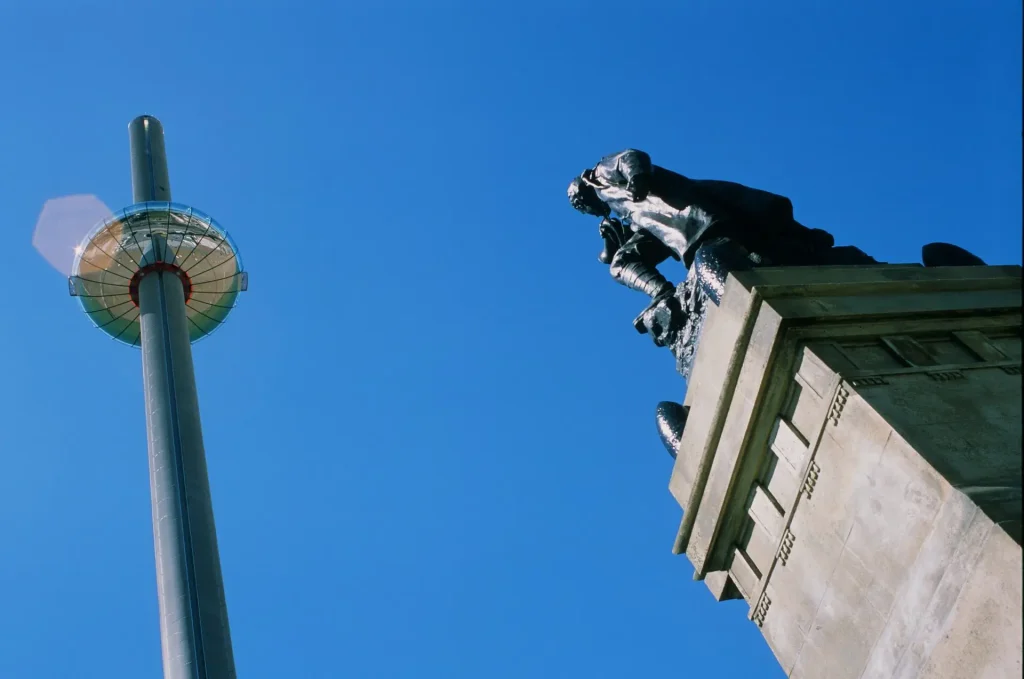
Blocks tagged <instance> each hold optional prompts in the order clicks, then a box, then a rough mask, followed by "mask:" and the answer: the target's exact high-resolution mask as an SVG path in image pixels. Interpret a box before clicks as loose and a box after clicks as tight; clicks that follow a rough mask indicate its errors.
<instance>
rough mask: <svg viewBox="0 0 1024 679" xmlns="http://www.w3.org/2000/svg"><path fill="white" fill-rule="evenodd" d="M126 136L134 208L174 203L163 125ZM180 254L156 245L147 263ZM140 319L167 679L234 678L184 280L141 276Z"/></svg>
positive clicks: (140, 125) (137, 125) (138, 122)
mask: <svg viewBox="0 0 1024 679" xmlns="http://www.w3.org/2000/svg"><path fill="white" fill-rule="evenodd" d="M128 131H129V137H130V140H131V157H132V192H133V196H134V201H135V202H136V203H141V202H146V201H170V199H171V194H170V183H169V181H168V178H167V158H166V155H165V153H164V140H163V129H162V127H161V125H160V123H159V121H157V120H156V119H155V118H152V117H149V116H142V117H139V118H136V119H135V120H133V121H132V122H131V124H130V125H129V126H128ZM172 255H173V253H172V252H170V251H169V249H168V248H167V247H166V242H165V241H163V239H161V238H160V237H154V238H153V239H152V241H151V242H150V243H149V245H148V246H147V247H146V255H145V260H147V261H144V262H143V264H152V263H155V262H161V261H164V262H168V263H170V261H171V260H172V259H173V257H172ZM139 311H140V314H141V316H140V319H141V325H142V338H141V344H142V371H143V387H144V390H145V399H146V431H147V435H148V439H149V475H150V491H151V494H152V505H153V541H154V545H155V551H156V571H157V593H158V597H159V603H160V639H161V646H162V649H163V665H164V678H165V679H235V677H236V674H235V663H234V656H233V653H232V650H231V634H230V631H229V629H228V615H227V605H226V603H225V600H224V583H223V579H222V576H221V568H220V556H219V554H218V551H217V533H216V529H215V527H214V521H213V506H212V503H211V499H210V483H209V479H208V476H207V469H206V453H205V450H204V448H203V433H202V427H201V425H200V420H199V398H198V395H197V393H196V383H195V374H194V371H193V367H192V346H191V343H190V342H189V333H188V319H187V318H186V315H185V292H184V286H183V285H182V283H181V280H180V279H179V278H178V277H177V276H175V275H174V274H173V273H171V272H165V271H159V270H155V271H152V272H150V273H148V274H146V275H145V276H143V277H142V280H141V281H140V282H139Z"/></svg>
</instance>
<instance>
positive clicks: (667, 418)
mask: <svg viewBox="0 0 1024 679" xmlns="http://www.w3.org/2000/svg"><path fill="white" fill-rule="evenodd" d="M689 410H690V409H689V408H688V407H686V406H683V405H680V404H678V403H673V402H672V401H662V402H661V403H659V404H658V407H657V409H656V410H655V418H656V419H657V421H658V435H659V436H660V437H661V442H662V443H663V444H664V445H665V448H666V449H668V454H669V455H671V456H672V457H673V458H675V456H676V450H677V449H678V448H679V441H681V440H682V438H683V428H684V427H685V426H686V415H687V414H688V413H689Z"/></svg>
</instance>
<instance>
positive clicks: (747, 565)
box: [669, 265, 1022, 679]
mask: <svg viewBox="0 0 1024 679" xmlns="http://www.w3.org/2000/svg"><path fill="white" fill-rule="evenodd" d="M685 404H686V405H688V406H689V408H690V412H689V417H688V420H687V424H686V430H685V431H684V434H683V437H682V440H681V441H680V444H679V447H678V449H677V451H676V452H677V456H676V461H675V466H674V468H673V473H672V479H671V482H670V485H669V487H670V490H671V492H672V494H673V496H674V497H675V498H676V499H677V500H678V501H679V503H680V505H681V506H682V507H683V508H684V515H683V522H682V525H681V526H680V531H679V534H678V536H677V539H676V544H675V551H676V553H685V554H686V555H687V557H688V558H689V559H690V560H691V561H692V562H693V565H694V567H695V569H696V575H695V577H696V578H697V579H703V580H704V581H705V583H706V584H707V585H708V587H709V588H710V589H711V591H712V593H713V594H714V595H715V597H716V598H718V599H719V600H722V599H738V598H743V599H745V600H746V601H747V602H748V603H749V605H750V609H749V615H750V618H751V620H752V621H753V622H754V623H755V624H757V625H758V626H760V627H761V630H762V632H763V634H764V636H765V638H766V639H767V641H768V643H769V645H770V646H771V648H772V650H773V651H774V653H775V656H776V657H777V658H778V660H779V662H780V664H781V665H782V667H783V669H784V670H785V671H786V673H787V675H789V676H791V677H802V678H805V679H846V678H849V679H858V678H863V679H876V678H878V679H885V678H889V677H893V678H896V677H899V678H901V679H904V678H905V679H912V678H914V679H916V678H922V679H923V678H925V677H929V678H931V677H934V678H940V677H941V678H943V679H954V678H960V677H972V678H973V677H977V678H979V679H980V678H982V677H992V678H996V677H998V678H999V679H1004V678H1009V677H1020V676H1021V672H1022V670H1021V653H1022V646H1021V637H1022V587H1021V579H1022V560H1021V539H1022V537H1021V534H1022V524H1021V518H1022V517H1021V502H1022V500H1021V268H1020V267H1017V266H1006V267H996V266H991V267H951V268H923V267H920V266H890V265H883V266H871V267H849V268H847V267H820V268H818V267H813V268H812V267H808V268H791V269H760V270H755V271H748V272H743V273H738V274H732V275H730V277H729V280H728V282H727V285H726V293H725V296H724V298H723V300H722V304H721V306H720V307H718V308H715V309H712V310H711V311H710V313H709V316H708V319H707V322H706V325H705V327H704V330H703V334H702V337H701V342H700V348H699V350H698V352H697V357H696V360H695V363H694V368H693V372H692V374H691V379H690V383H689V385H688V388H687V394H686V401H685Z"/></svg>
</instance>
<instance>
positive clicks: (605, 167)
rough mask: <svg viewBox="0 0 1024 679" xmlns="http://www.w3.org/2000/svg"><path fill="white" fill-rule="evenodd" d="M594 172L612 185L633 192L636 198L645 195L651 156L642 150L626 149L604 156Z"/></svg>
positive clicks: (649, 175)
mask: <svg viewBox="0 0 1024 679" xmlns="http://www.w3.org/2000/svg"><path fill="white" fill-rule="evenodd" d="M594 171H595V174H596V175H597V176H598V177H600V178H601V179H602V180H604V181H605V182H607V183H608V184H611V185H612V186H619V187H621V188H624V189H627V190H628V191H629V192H630V193H632V194H634V198H635V199H636V200H642V199H643V198H646V197H647V190H648V187H649V186H650V178H651V172H652V165H651V157H650V156H649V155H647V154H646V153H644V152H643V151H638V150H636V149H626V150H625V151H622V152H621V153H616V154H615V155H613V156H608V157H607V158H604V159H603V160H602V161H601V162H600V163H599V164H598V166H597V167H596V168H594Z"/></svg>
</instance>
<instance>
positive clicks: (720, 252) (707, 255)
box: [693, 238, 754, 306]
mask: <svg viewBox="0 0 1024 679" xmlns="http://www.w3.org/2000/svg"><path fill="white" fill-rule="evenodd" d="M752 268H754V260H753V259H752V258H751V254H750V253H749V252H747V250H745V249H744V248H743V247H741V246H740V245H739V244H738V243H737V242H736V241H734V240H732V239H731V238H715V239H713V240H709V241H707V242H706V243H704V244H703V245H701V246H700V247H699V248H697V252H696V254H695V255H694V257H693V269H694V274H695V277H696V279H697V282H698V283H699V285H700V289H701V290H702V291H703V292H704V294H705V295H707V296H708V298H709V299H710V300H711V301H712V302H714V303H715V305H716V306H717V305H718V304H720V303H721V301H722V294H723V293H724V292H725V279H726V278H727V277H728V275H729V272H730V271H746V270H747V269H752Z"/></svg>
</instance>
